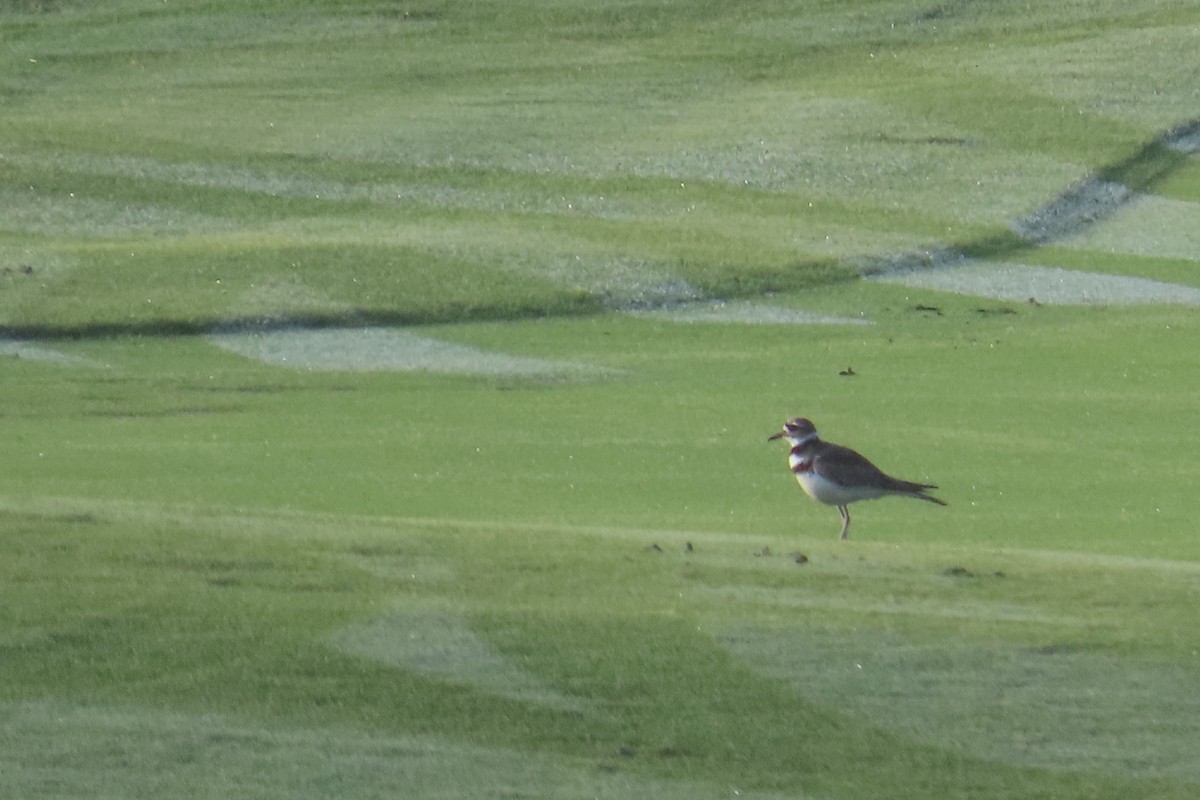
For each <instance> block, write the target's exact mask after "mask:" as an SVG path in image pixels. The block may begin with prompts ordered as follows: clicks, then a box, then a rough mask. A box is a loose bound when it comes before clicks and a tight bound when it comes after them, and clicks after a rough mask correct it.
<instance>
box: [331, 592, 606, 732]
mask: <svg viewBox="0 0 1200 800" xmlns="http://www.w3.org/2000/svg"><path fill="white" fill-rule="evenodd" d="M332 641H333V643H334V645H335V646H336V647H337V648H339V649H341V650H344V651H345V652H347V653H352V654H354V655H357V656H362V657H364V658H370V659H375V660H377V661H381V662H383V663H385V664H389V665H392V666H396V667H402V668H404V669H409V670H413V671H415V672H418V673H423V674H429V675H433V676H434V677H438V678H441V679H444V680H450V681H455V682H460V683H462V684H464V685H465V686H466V687H468V688H470V689H472V690H476V691H482V692H489V693H494V694H498V695H500V696H502V697H507V698H510V699H513V700H517V701H520V702H523V703H534V704H538V705H545V706H549V707H550V708H554V709H558V710H563V711H581V710H582V709H583V708H584V706H585V703H584V702H583V701H582V700H581V699H580V698H576V697H571V696H568V695H565V694H563V693H562V692H560V691H558V690H556V689H555V688H554V687H552V686H546V685H543V684H542V683H541V682H540V681H539V680H538V679H537V678H536V677H534V676H532V675H530V674H529V673H528V672H526V671H525V670H523V669H522V668H521V666H520V665H519V664H514V663H512V662H511V661H509V660H507V659H505V658H504V657H503V655H501V654H500V653H499V652H498V651H497V650H496V649H495V648H494V647H492V646H490V645H489V644H488V643H487V642H486V641H484V640H483V639H481V638H479V636H478V635H476V634H475V632H474V631H473V630H472V628H471V625H470V622H469V621H468V620H467V619H465V618H464V617H463V616H462V615H460V614H455V613H453V612H439V611H433V610H421V609H401V610H397V611H393V612H389V613H387V614H383V615H380V616H378V617H375V618H374V619H371V620H368V621H367V622H364V623H361V624H357V625H353V626H351V627H349V628H346V629H343V630H341V631H338V632H337V633H336V634H334V636H333V639H332Z"/></svg>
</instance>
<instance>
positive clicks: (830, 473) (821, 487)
mask: <svg viewBox="0 0 1200 800" xmlns="http://www.w3.org/2000/svg"><path fill="white" fill-rule="evenodd" d="M776 439H787V440H788V444H790V445H791V446H792V452H791V454H790V455H789V456H788V463H789V464H791V466H792V474H794V475H795V476H796V480H797V481H798V482H799V483H800V488H802V489H803V490H804V491H805V493H806V494H807V495H808V496H809V497H811V498H812V499H813V500H816V501H817V502H818V503H824V504H825V505H827V506H837V510H838V511H839V512H840V513H841V515H842V539H845V538H847V537H848V536H849V535H850V509H849V508H848V506H849V505H850V504H851V503H856V502H858V501H859V500H874V499H876V498H879V497H885V496H887V495H890V494H894V495H903V496H904V497H915V498H916V499H918V500H928V501H929V502H931V503H937V504H938V505H939V506H944V505H946V504H947V503H946V501H945V500H939V499H938V498H936V497H933V496H932V495H929V494H926V493H925V492H926V490H927V489H936V488H937V487H936V486H934V485H933V484H931V483H913V482H912V481H902V480H900V479H898V478H893V477H891V476H890V475H885V474H884V473H883V471H882V470H881V469H879V467H877V466H875V465H874V464H872V463H871V462H870V461H868V460H867V459H866V458H865V457H863V456H862V455H860V454H859V453H856V452H855V451H853V450H851V449H850V448H849V447H842V446H841V445H837V444H831V443H830V442H823V441H821V438H820V437H819V436H817V428H816V426H815V425H813V424H812V423H811V422H809V421H808V420H806V419H804V418H803V417H796V418H795V419H789V420H788V421H787V422H786V423H784V425H783V430H781V431H780V432H779V433H777V434H775V435H774V436H771V437H769V438H768V439H767V441H768V442H773V441H775V440H776Z"/></svg>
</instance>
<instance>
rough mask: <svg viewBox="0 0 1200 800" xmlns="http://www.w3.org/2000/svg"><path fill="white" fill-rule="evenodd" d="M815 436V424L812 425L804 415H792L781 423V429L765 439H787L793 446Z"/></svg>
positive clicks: (769, 440)
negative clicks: (792, 416) (791, 417)
mask: <svg viewBox="0 0 1200 800" xmlns="http://www.w3.org/2000/svg"><path fill="white" fill-rule="evenodd" d="M816 436H817V426H816V425H813V424H812V422H810V421H809V420H807V419H805V418H804V417H794V418H793V419H789V420H788V421H787V422H785V423H783V429H782V430H780V431H779V432H778V433H776V434H774V435H772V436H769V437H767V441H768V442H773V441H775V440H776V439H787V440H788V441H789V442H791V443H792V445H793V446H794V445H798V444H800V443H801V442H804V441H807V440H809V439H815V438H816Z"/></svg>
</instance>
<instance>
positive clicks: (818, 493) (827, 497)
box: [788, 453, 885, 506]
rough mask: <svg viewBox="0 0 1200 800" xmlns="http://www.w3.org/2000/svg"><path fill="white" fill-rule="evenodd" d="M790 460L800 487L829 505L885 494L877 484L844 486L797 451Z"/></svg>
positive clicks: (870, 498)
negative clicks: (821, 473)
mask: <svg viewBox="0 0 1200 800" xmlns="http://www.w3.org/2000/svg"><path fill="white" fill-rule="evenodd" d="M788 461H789V462H790V464H791V467H792V474H793V475H795V476H796V482H797V483H799V484H800V488H801V489H803V490H804V493H805V494H807V495H808V496H809V497H811V498H812V499H813V500H816V501H817V502H818V503H824V504H825V505H829V506H844V505H846V504H847V503H854V502H857V501H859V500H874V499H875V498H877V497H882V496H883V495H884V494H885V493H884V492H883V491H882V490H881V489H879V488H878V487H875V486H843V485H842V484H840V483H835V482H834V481H831V480H829V479H828V478H825V477H823V476H822V475H820V474H819V473H818V472H817V471H816V470H815V469H813V462H812V460H811V459H806V458H804V457H802V456H800V455H798V454H796V453H792V455H791V457H790V458H789V459H788Z"/></svg>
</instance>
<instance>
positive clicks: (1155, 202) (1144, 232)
mask: <svg viewBox="0 0 1200 800" xmlns="http://www.w3.org/2000/svg"><path fill="white" fill-rule="evenodd" d="M1060 244H1061V246H1063V247H1071V248H1076V249H1082V250H1100V251H1105V252H1109V253H1122V254H1129V255H1137V256H1154V257H1156V258H1181V259H1190V260H1193V261H1195V260H1200V203H1197V202H1188V201H1183V200H1172V199H1169V198H1166V197H1160V196H1156V195H1139V196H1136V197H1134V198H1133V199H1132V201H1131V202H1129V203H1128V204H1127V205H1125V206H1124V207H1123V208H1121V209H1120V210H1118V211H1117V212H1116V213H1115V214H1113V216H1112V217H1111V218H1109V219H1106V220H1105V221H1104V224H1102V225H1095V226H1092V227H1090V228H1088V229H1087V230H1086V231H1083V232H1081V233H1079V234H1078V235H1075V236H1071V237H1069V238H1067V239H1065V240H1063V241H1062V242H1061V243H1060Z"/></svg>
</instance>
